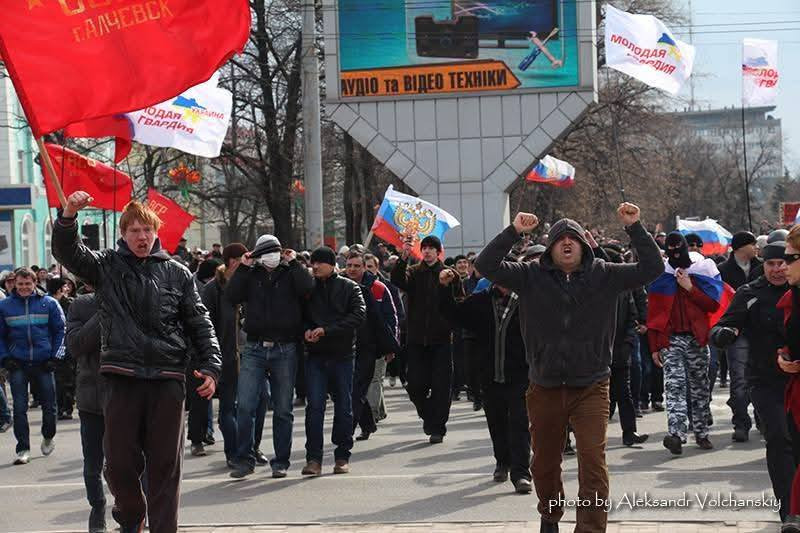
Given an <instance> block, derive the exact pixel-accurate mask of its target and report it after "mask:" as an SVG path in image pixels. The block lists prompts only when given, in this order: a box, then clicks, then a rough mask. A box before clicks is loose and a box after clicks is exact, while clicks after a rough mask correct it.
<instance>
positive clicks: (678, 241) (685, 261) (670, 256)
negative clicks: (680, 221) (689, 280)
mask: <svg viewBox="0 0 800 533" xmlns="http://www.w3.org/2000/svg"><path fill="white" fill-rule="evenodd" d="M670 246H678V248H676V249H675V250H670V249H669V248H670ZM664 247H665V249H666V251H667V261H668V262H669V265H670V266H671V267H672V268H675V269H678V268H689V267H690V266H692V258H691V257H689V244H688V243H687V241H686V237H684V236H683V234H682V233H680V232H677V231H673V232H672V233H670V234H669V235H667V240H666V242H665V243H664Z"/></svg>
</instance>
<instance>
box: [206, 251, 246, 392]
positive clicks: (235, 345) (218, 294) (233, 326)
mask: <svg viewBox="0 0 800 533" xmlns="http://www.w3.org/2000/svg"><path fill="white" fill-rule="evenodd" d="M239 266H241V265H239ZM228 281H229V280H226V279H225V268H224V267H221V268H220V269H219V270H217V272H216V274H215V276H214V279H212V280H211V281H209V282H208V283H207V284H206V286H205V287H203V290H202V292H201V293H200V297H201V299H202V300H203V304H204V305H205V306H206V307H207V308H208V315H209V317H210V318H211V323H212V324H214V331H215V332H216V335H217V340H219V348H220V351H221V352H222V374H221V377H220V381H221V382H224V383H236V379H237V377H238V376H239V311H240V307H241V306H240V305H238V304H234V303H231V302H230V300H229V299H228V298H226V297H225V296H226V292H227V289H228Z"/></svg>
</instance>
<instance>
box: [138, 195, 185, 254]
mask: <svg viewBox="0 0 800 533" xmlns="http://www.w3.org/2000/svg"><path fill="white" fill-rule="evenodd" d="M147 205H148V207H150V209H152V210H153V211H155V212H156V214H157V215H158V218H160V219H161V227H160V228H159V229H158V238H159V240H160V241H161V248H162V249H164V250H167V251H169V252H170V253H172V252H174V251H175V248H177V247H178V244H179V243H180V240H181V237H183V234H184V233H185V232H186V229H187V228H188V227H189V225H191V223H192V220H194V215H192V214H190V213H187V212H186V211H185V210H184V209H183V208H182V207H181V206H179V205H178V204H177V203H175V201H174V200H172V199H171V198H167V197H166V196H164V195H163V194H161V193H160V192H158V191H157V190H155V189H147Z"/></svg>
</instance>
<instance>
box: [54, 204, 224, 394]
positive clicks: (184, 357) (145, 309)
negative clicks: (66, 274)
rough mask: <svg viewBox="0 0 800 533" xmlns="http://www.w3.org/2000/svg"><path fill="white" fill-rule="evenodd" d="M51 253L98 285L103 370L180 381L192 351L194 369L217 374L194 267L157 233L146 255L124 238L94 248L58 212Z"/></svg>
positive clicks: (216, 357) (216, 346) (210, 329)
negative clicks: (185, 263) (173, 256)
mask: <svg viewBox="0 0 800 533" xmlns="http://www.w3.org/2000/svg"><path fill="white" fill-rule="evenodd" d="M53 256H54V257H55V258H56V259H57V260H58V261H59V262H60V263H61V264H63V265H64V266H65V267H66V268H67V269H69V271H70V272H72V273H74V274H75V275H76V276H79V277H80V278H82V279H84V280H86V281H87V282H88V283H89V284H91V285H92V286H93V287H94V288H95V290H96V294H97V301H98V306H99V311H98V312H99V315H100V331H101V337H100V338H101V358H100V372H101V373H103V374H120V375H124V376H131V377H136V378H140V379H176V380H179V381H184V379H185V376H184V374H185V372H186V369H187V367H188V366H189V363H190V357H191V358H192V359H193V360H192V361H191V365H192V368H195V369H197V370H199V371H200V372H202V373H204V374H206V375H208V376H211V377H213V378H214V379H218V378H219V372H220V368H221V366H222V362H221V358H220V351H219V343H218V342H217V338H216V336H215V335H214V328H213V326H212V325H211V320H210V319H209V317H208V311H207V310H206V308H205V306H204V305H203V303H202V302H201V301H200V295H199V294H198V293H197V289H196V288H195V285H194V281H193V279H192V274H191V273H190V272H189V270H188V269H187V268H186V267H184V266H183V265H181V264H180V263H178V262H177V261H173V260H172V259H171V258H170V256H169V254H167V253H166V252H165V251H164V250H162V249H161V243H160V241H159V240H158V239H156V241H155V243H154V245H153V248H152V250H151V251H150V254H149V255H148V256H147V257H145V258H139V257H137V256H135V255H134V254H133V252H132V251H131V250H130V249H129V248H128V246H127V244H126V243H125V241H124V240H122V239H120V240H119V241H118V242H117V249H116V250H103V251H99V252H93V251H92V250H90V249H89V248H87V247H86V246H84V245H83V244H82V243H81V241H80V238H79V237H78V226H77V224H76V222H75V220H70V219H63V218H61V217H59V219H58V221H57V223H56V224H55V225H54V226H53ZM190 343H191V345H192V346H193V347H194V350H192V351H191V355H190V350H189V345H190Z"/></svg>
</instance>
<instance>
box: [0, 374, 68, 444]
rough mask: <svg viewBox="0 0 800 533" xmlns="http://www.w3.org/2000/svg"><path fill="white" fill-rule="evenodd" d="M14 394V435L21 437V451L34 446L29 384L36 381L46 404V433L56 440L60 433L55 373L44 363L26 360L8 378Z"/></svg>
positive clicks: (44, 431) (44, 423)
mask: <svg viewBox="0 0 800 533" xmlns="http://www.w3.org/2000/svg"><path fill="white" fill-rule="evenodd" d="M8 381H9V383H10V385H11V395H12V396H13V397H14V437H16V438H17V453H19V452H21V451H23V450H29V451H30V449H31V434H30V428H29V427H28V385H29V384H30V383H36V384H37V386H38V390H39V401H40V402H41V403H42V436H43V437H44V438H45V439H52V438H53V437H54V436H55V434H56V380H55V378H54V377H53V373H52V372H47V371H45V370H44V368H42V366H41V365H31V364H29V363H22V368H20V369H19V370H14V371H13V372H11V375H10V376H9V378H8Z"/></svg>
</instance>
